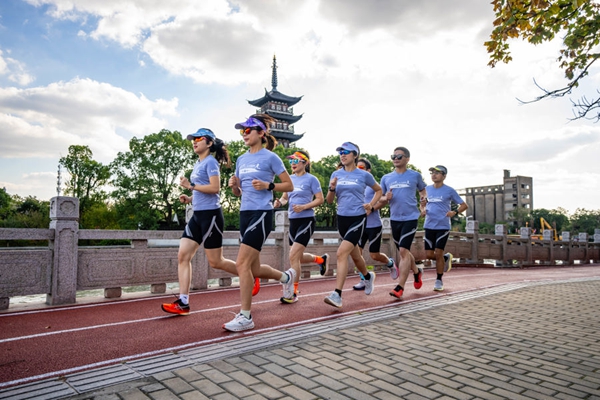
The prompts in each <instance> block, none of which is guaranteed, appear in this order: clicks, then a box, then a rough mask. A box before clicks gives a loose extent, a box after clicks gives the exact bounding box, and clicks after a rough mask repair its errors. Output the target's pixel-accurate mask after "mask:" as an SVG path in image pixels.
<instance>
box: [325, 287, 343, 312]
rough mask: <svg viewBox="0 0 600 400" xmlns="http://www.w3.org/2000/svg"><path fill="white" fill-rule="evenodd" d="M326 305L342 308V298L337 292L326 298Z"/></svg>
mask: <svg viewBox="0 0 600 400" xmlns="http://www.w3.org/2000/svg"><path fill="white" fill-rule="evenodd" d="M325 303H327V304H329V305H330V306H334V307H337V308H342V296H340V295H339V294H338V292H336V291H335V290H334V291H333V293H331V294H330V295H329V296H327V297H325Z"/></svg>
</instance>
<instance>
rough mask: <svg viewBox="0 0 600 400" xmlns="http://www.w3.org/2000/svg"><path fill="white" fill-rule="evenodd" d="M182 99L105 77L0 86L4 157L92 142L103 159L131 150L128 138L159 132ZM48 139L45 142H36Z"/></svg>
mask: <svg viewBox="0 0 600 400" xmlns="http://www.w3.org/2000/svg"><path fill="white" fill-rule="evenodd" d="M177 106H178V100H177V99H176V98H173V99H171V100H163V99H157V100H154V101H151V100H149V99H147V98H146V97H145V96H144V95H143V94H140V95H135V94H133V93H130V92H127V91H125V90H123V89H120V88H117V87H114V86H112V85H110V84H107V83H101V82H96V81H93V80H91V79H80V78H75V79H73V80H71V81H69V82H57V83H53V84H50V85H48V86H45V87H35V88H30V89H17V88H14V87H13V88H0V131H2V132H3V135H2V136H3V145H2V147H1V149H0V156H1V157H7V158H11V157H41V158H44V157H56V156H57V154H59V153H60V152H62V154H66V153H67V149H68V146H70V145H72V144H84V145H89V146H90V148H91V149H92V151H93V152H94V155H95V156H96V157H98V159H99V160H101V161H103V162H108V161H112V159H113V158H114V156H115V155H116V153H117V152H118V151H124V150H127V143H128V139H129V138H130V137H132V136H134V135H136V136H144V135H146V134H148V133H150V132H158V131H159V130H160V129H162V128H164V127H166V126H167V122H166V120H165V119H164V117H165V116H176V115H177ZM42 140H43V142H44V146H35V145H32V143H38V142H39V141H42Z"/></svg>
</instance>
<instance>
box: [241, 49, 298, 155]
mask: <svg viewBox="0 0 600 400" xmlns="http://www.w3.org/2000/svg"><path fill="white" fill-rule="evenodd" d="M272 69H273V72H272V76H271V86H272V89H271V91H270V92H267V89H265V95H264V96H263V97H261V98H259V99H256V100H248V103H249V104H250V105H253V106H255V107H260V108H259V109H258V110H256V113H257V114H269V115H270V116H271V117H273V118H275V119H276V120H277V122H276V123H275V125H274V126H272V127H271V134H272V135H273V136H274V137H275V138H276V139H277V141H278V142H279V143H280V144H282V145H283V146H284V147H289V145H290V143H294V142H295V141H297V140H300V139H302V136H304V133H303V134H301V135H296V134H295V133H294V127H293V126H292V124H294V123H296V122H298V121H300V119H302V115H294V109H293V108H292V106H293V105H295V104H296V103H298V102H299V101H300V100H302V96H300V97H292V96H287V95H285V94H283V93H280V92H279V91H278V90H277V59H276V58H275V56H273V67H272Z"/></svg>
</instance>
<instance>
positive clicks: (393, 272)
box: [389, 257, 400, 280]
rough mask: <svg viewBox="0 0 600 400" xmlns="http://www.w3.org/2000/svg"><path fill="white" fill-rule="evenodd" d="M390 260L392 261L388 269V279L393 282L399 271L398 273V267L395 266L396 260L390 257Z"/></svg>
mask: <svg viewBox="0 0 600 400" xmlns="http://www.w3.org/2000/svg"><path fill="white" fill-rule="evenodd" d="M390 260H392V266H391V267H389V268H390V277H391V278H392V279H393V280H396V279H398V276H399V275H400V271H398V266H397V265H396V260H394V259H393V258H392V257H390Z"/></svg>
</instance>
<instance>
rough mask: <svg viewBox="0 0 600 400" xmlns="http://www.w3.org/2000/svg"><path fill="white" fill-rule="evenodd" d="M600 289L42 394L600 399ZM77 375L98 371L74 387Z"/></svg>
mask: <svg viewBox="0 0 600 400" xmlns="http://www.w3.org/2000/svg"><path fill="white" fill-rule="evenodd" d="M599 294H600V280H599V279H582V280H577V281H567V282H559V283H556V282H553V283H530V284H514V285H506V286H501V287H498V288H491V289H485V290H478V291H474V292H470V293H466V294H460V295H458V294H457V295H449V296H443V297H441V298H438V299H433V300H427V301H421V302H414V303H405V304H400V305H399V306H398V307H393V308H391V309H388V310H383V311H376V312H371V313H364V314H359V315H355V316H351V317H345V318H339V319H337V320H334V321H328V322H323V323H318V324H312V325H309V326H304V327H298V328H293V329H289V330H281V331H277V332H271V333H267V334H264V335H255V336H251V337H246V338H241V339H236V340H234V341H231V342H226V343H221V344H219V345H214V346H213V347H211V346H205V347H203V348H199V349H195V350H192V351H189V352H188V353H186V354H178V355H173V357H180V358H179V360H180V361H178V362H174V361H173V359H172V358H170V359H168V360H167V359H162V361H161V359H157V360H155V363H154V364H153V365H155V366H156V365H160V364H161V363H162V364H163V369H164V363H167V362H170V363H172V364H171V365H172V368H170V369H168V370H164V371H162V372H157V373H154V374H151V375H149V376H147V377H145V378H142V379H137V380H133V381H129V382H125V383H121V384H119V385H115V386H108V387H105V388H100V389H97V390H95V391H92V392H88V393H87V394H85V393H84V394H80V395H76V396H70V397H69V396H67V397H65V396H64V393H63V394H58V391H54V394H53V393H51V392H47V393H46V394H45V395H41V396H42V397H38V398H40V399H41V398H44V399H50V398H69V399H94V400H100V399H102V400H109V399H110V400H112V399H115V400H116V399H124V400H138V399H139V400H142V399H158V400H162V399H165V400H166V399H240V398H243V399H396V398H401V399H511V400H514V399H574V398H576V399H600V296H599ZM183 360H184V361H183ZM140 368H141V367H140ZM77 379H79V380H84V379H86V375H85V374H77V376H74V377H71V378H69V377H67V379H65V380H66V382H67V383H69V381H70V382H71V383H72V384H73V382H76V380H77ZM107 379H108V378H107ZM27 386H29V387H31V385H27ZM65 393H66V392H65ZM34 394H35V393H34V392H31V391H30V392H29V393H28V395H27V396H28V397H19V396H25V392H23V391H22V392H21V394H19V393H17V392H16V391H15V390H13V391H12V395H11V392H10V391H4V392H0V399H8V398H10V399H18V398H28V399H30V398H35V396H34ZM53 396H54V397H53ZM56 396H58V397H56Z"/></svg>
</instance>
